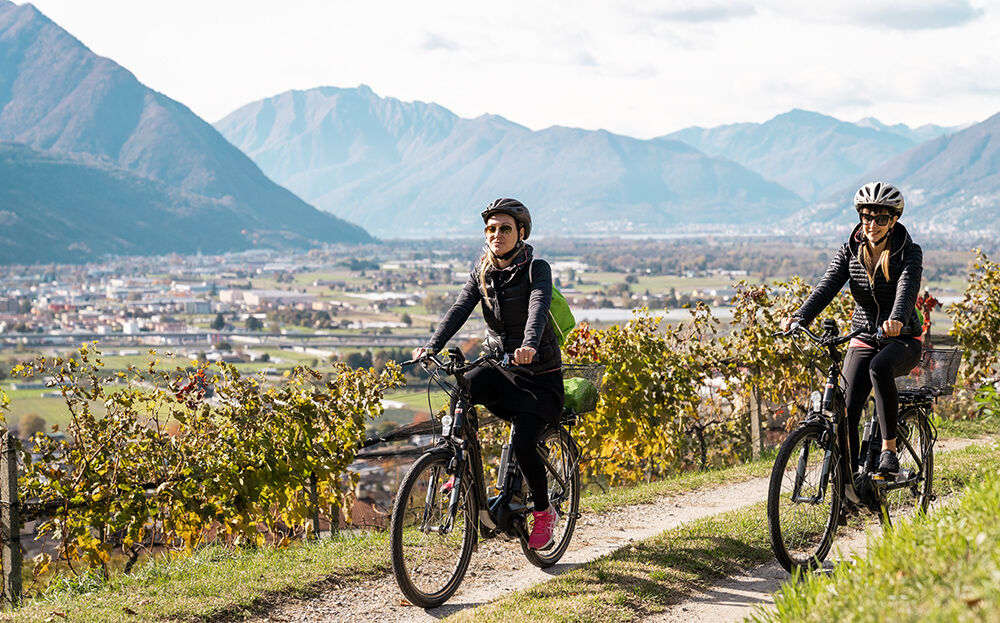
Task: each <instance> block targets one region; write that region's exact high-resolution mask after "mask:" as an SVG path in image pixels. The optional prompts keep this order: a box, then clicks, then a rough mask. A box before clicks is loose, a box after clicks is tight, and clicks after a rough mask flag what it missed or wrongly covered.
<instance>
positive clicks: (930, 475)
mask: <svg viewBox="0 0 1000 623" xmlns="http://www.w3.org/2000/svg"><path fill="white" fill-rule="evenodd" d="M931 439H932V437H931V427H930V423H929V422H928V421H927V418H926V416H925V415H924V412H923V410H922V409H920V408H919V407H909V408H907V409H905V410H903V412H902V413H900V414H899V421H898V423H897V424H896V457H897V458H898V459H899V468H900V470H911V471H912V472H913V473H915V474H916V475H917V476H918V479H917V480H915V481H914V482H913V483H912V485H911V486H909V487H901V488H896V489H890V490H887V491H886V492H885V494H884V496H883V499H882V505H883V508H881V509H880V510H881V512H880V513H879V520H880V521H881V522H882V525H883V526H886V527H891V526H892V523H893V520H894V519H900V518H902V517H906V516H910V515H912V514H914V513H916V512H927V508H928V507H929V506H930V502H931V498H932V497H933V496H932V489H933V484H934V445H933V443H932V442H931Z"/></svg>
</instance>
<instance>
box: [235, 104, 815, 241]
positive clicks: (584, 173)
mask: <svg viewBox="0 0 1000 623" xmlns="http://www.w3.org/2000/svg"><path fill="white" fill-rule="evenodd" d="M216 127H217V128H218V129H219V131H220V132H222V134H223V135H224V136H226V138H228V139H229V140H230V141H231V142H232V143H233V144H235V145H236V146H238V147H239V148H241V149H242V150H244V152H246V153H247V154H248V155H249V156H250V157H251V158H253V159H254V161H255V162H256V163H257V164H259V165H260V167H261V168H262V169H263V170H264V172H265V173H267V174H268V175H270V176H271V177H273V178H274V179H275V180H278V181H279V182H280V183H282V184H285V185H287V186H288V187H289V188H291V189H292V190H294V191H295V192H297V193H299V194H300V195H301V196H303V197H305V198H306V199H307V200H309V201H311V202H313V203H314V204H315V205H317V206H318V207H320V208H323V209H328V210H331V211H333V212H335V213H336V214H337V215H339V216H341V217H344V218H347V219H350V220H353V221H355V222H358V223H360V224H362V225H363V226H365V227H367V228H369V229H370V230H371V231H373V232H375V233H376V234H378V235H406V236H416V235H437V234H445V233H451V232H464V233H472V232H474V231H476V230H478V229H479V227H481V225H477V224H476V222H477V218H476V216H477V215H478V211H479V209H480V207H481V206H482V205H485V204H486V203H487V202H488V201H489V200H491V199H493V198H495V197H497V196H504V195H508V196H514V197H518V198H519V199H521V200H522V201H524V202H525V203H526V204H527V205H528V206H529V207H530V208H532V209H533V216H534V217H535V218H536V219H537V220H538V222H539V228H538V229H537V231H539V232H545V231H546V230H548V231H555V232H558V233H560V234H573V233H595V232H609V231H618V232H628V231H634V232H649V231H660V230H664V229H667V228H673V227H678V226H685V225H692V224H713V225H720V224H734V223H754V222H759V221H765V220H771V219H773V218H777V217H780V216H782V215H786V214H788V213H790V212H791V211H794V210H795V209H797V207H798V206H801V205H803V202H802V200H801V199H800V198H799V197H797V196H796V195H794V194H793V193H791V192H789V191H788V190H787V189H784V188H782V187H781V186H780V185H778V184H776V183H773V182H768V181H767V180H764V179H762V178H761V177H760V176H759V175H756V174H754V173H752V172H750V171H747V170H745V169H743V168H742V167H740V166H739V165H737V164H735V163H732V162H727V161H723V160H719V159H714V158H709V157H707V156H705V155H704V154H702V153H700V152H698V151H697V150H695V149H692V148H691V147H689V146H687V145H684V144H682V143H679V142H676V141H639V140H636V139H631V138H627V137H623V136H618V135H614V134H611V133H609V132H604V131H599V132H591V131H585V130H578V129H572V128H562V127H552V128H548V129H546V130H542V131H538V132H534V131H531V130H529V129H528V128H525V127H523V126H520V125H517V124H515V123H512V122H510V121H507V120H506V119H503V118H502V117H497V116H491V115H484V116H482V117H479V118H476V119H463V118H460V117H458V116H456V115H454V114H453V113H451V112H450V111H448V110H446V109H445V108H442V107H441V106H437V105H434V104H425V103H422V102H401V101H399V100H395V99H392V98H381V97H378V96H377V95H375V94H374V93H373V92H372V91H371V89H369V88H368V87H365V86H362V87H359V88H356V89H341V88H334V87H324V88H318V89H312V90H308V91H289V92H286V93H282V94H280V95H277V96H275V97H272V98H268V99H266V100H262V101H258V102H254V103H251V104H248V105H246V106H244V107H242V108H240V109H239V110H236V111H234V112H233V113H231V114H230V115H228V116H226V117H225V118H224V119H222V120H220V121H219V122H217V123H216ZM535 215H537V216H535Z"/></svg>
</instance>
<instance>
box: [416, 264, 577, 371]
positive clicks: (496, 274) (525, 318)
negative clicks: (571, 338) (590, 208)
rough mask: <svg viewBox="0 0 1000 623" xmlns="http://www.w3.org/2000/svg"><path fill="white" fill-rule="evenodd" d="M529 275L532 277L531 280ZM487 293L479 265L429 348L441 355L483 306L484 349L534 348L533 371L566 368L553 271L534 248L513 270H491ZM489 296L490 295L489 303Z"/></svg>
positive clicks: (529, 366) (500, 352)
mask: <svg viewBox="0 0 1000 623" xmlns="http://www.w3.org/2000/svg"><path fill="white" fill-rule="evenodd" d="M529 274H530V278H529ZM486 283H487V292H485V293H484V292H483V291H482V288H481V286H480V282H479V269H478V266H477V267H475V268H473V269H472V272H471V273H469V280H468V281H467V282H466V283H465V287H463V288H462V291H461V293H459V295H458V299H457V300H456V301H455V304H454V305H452V306H451V309H449V310H448V313H446V314H445V316H444V318H443V319H442V320H441V323H440V324H439V325H438V327H437V330H436V331H435V332H434V335H433V336H431V339H430V341H429V342H427V345H426V348H427V349H428V350H430V351H431V352H432V353H436V352H438V351H440V350H441V348H443V347H444V345H445V344H446V343H447V342H448V340H450V339H451V337H452V336H453V335H455V333H457V332H458V330H459V329H460V328H461V327H462V325H463V324H465V321H466V320H468V319H469V315H470V314H471V313H472V310H473V309H475V308H476V305H477V304H482V309H483V318H484V319H485V320H486V327H487V328H486V344H485V348H486V349H487V350H488V351H489V352H491V353H494V354H503V353H511V354H512V353H513V352H514V351H515V350H517V349H518V348H520V347H522V346H530V347H532V348H534V349H535V351H536V352H535V359H534V360H533V361H532V362H531V364H529V365H528V366H526V367H527V368H528V369H529V370H532V371H533V372H544V371H548V370H554V369H557V368H559V366H560V365H561V361H562V358H561V354H560V352H559V342H558V341H557V340H556V334H555V331H553V329H552V327H551V326H550V325H549V321H548V320H549V305H551V303H552V269H551V268H550V267H549V265H548V263H547V262H546V261H545V260H534V261H532V248H531V245H529V244H525V245H524V246H523V248H522V249H521V251H520V252H519V253H518V254H517V255H516V256H515V257H514V260H513V261H512V262H511V264H510V266H508V267H507V268H503V269H493V268H490V269H487V271H486ZM484 295H485V296H488V297H489V302H490V304H489V305H486V303H485V300H484Z"/></svg>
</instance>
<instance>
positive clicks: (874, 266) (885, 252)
mask: <svg viewBox="0 0 1000 623" xmlns="http://www.w3.org/2000/svg"><path fill="white" fill-rule="evenodd" d="M891 246H892V245H890V244H889V243H888V240H887V241H886V244H885V248H884V249H882V253H880V254H879V256H878V260H877V261H876V260H875V259H874V258H873V257H871V255H870V253H871V252H870V251H869V250H868V245H867V244H863V245H861V262H862V263H863V264H864V267H865V272H867V273H868V280H869V281H872V282H874V281H875V271H877V270H878V269H879V268H881V269H882V274H883V275H885V280H886V281H889V248H890V247H891Z"/></svg>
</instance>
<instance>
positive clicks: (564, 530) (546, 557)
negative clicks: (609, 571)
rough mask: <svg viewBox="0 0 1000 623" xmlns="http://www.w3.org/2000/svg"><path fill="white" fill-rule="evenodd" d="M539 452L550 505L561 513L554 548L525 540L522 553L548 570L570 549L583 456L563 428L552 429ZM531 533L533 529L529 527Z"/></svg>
mask: <svg viewBox="0 0 1000 623" xmlns="http://www.w3.org/2000/svg"><path fill="white" fill-rule="evenodd" d="M538 448H539V449H538V451H539V454H541V455H542V460H543V461H544V462H545V471H546V472H547V473H548V481H549V483H548V486H549V504H551V505H552V506H553V507H555V509H556V511H557V512H558V513H559V523H557V524H556V527H555V534H554V537H553V538H554V540H553V542H552V547H551V548H549V549H547V550H538V549H530V548H529V547H528V540H527V539H526V538H524V537H522V538H521V551H523V552H524V555H525V557H526V558H527V559H528V562H530V563H531V564H533V565H535V566H536V567H541V568H543V569H544V568H546V567H551V566H552V565H554V564H556V563H557V562H559V559H560V558H562V557H563V554H565V553H566V550H567V548H569V542H570V539H572V538H573V530H574V529H575V528H576V519H577V516H578V512H579V508H580V457H579V452H578V451H577V446H576V444H575V443H573V439H572V438H571V437H570V435H569V432H567V431H566V429H564V428H562V427H560V428H555V429H550V430H549V431H547V432H546V433H545V434H544V435H542V439H541V441H539V442H538ZM526 528H527V531H528V532H529V533H530V532H531V526H530V525H529V526H526Z"/></svg>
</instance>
